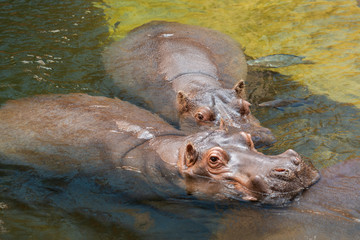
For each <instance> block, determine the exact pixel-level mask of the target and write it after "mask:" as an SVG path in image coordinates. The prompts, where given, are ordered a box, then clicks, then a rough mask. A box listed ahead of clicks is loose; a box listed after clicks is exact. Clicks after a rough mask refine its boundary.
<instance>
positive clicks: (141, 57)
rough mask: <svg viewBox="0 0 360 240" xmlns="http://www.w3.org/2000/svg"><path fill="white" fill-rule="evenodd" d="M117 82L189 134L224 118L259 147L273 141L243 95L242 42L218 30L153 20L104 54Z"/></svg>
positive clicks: (243, 58)
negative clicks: (246, 134) (249, 136)
mask: <svg viewBox="0 0 360 240" xmlns="http://www.w3.org/2000/svg"><path fill="white" fill-rule="evenodd" d="M104 63H105V68H106V70H107V72H108V73H109V74H110V75H111V76H112V79H113V81H114V84H115V85H116V86H119V87H121V88H122V89H125V90H126V92H127V93H128V94H129V95H130V96H136V97H138V98H139V99H140V100H141V101H142V102H143V104H144V106H145V107H146V108H147V109H149V110H150V111H152V112H155V113H157V114H159V115H160V116H161V117H163V118H164V119H166V120H167V121H168V122H170V123H172V124H175V125H180V128H181V129H182V130H183V131H186V132H188V133H193V132H198V131H201V130H204V129H206V128H209V127H211V126H217V125H219V124H220V119H223V120H224V121H225V123H226V125H228V126H233V127H236V128H238V129H240V130H241V131H245V132H247V133H250V134H251V135H252V138H253V140H254V142H255V144H256V145H257V146H259V145H263V144H266V145H268V144H271V143H273V142H274V141H275V138H274V136H273V135H272V134H271V132H270V130H269V129H267V128H264V127H262V126H260V123H259V121H258V120H257V119H256V118H255V117H254V116H253V115H252V114H251V113H250V109H249V105H250V104H249V103H248V102H247V101H246V100H245V84H244V81H243V80H245V79H246V75H247V64H246V60H245V56H244V53H243V51H242V50H241V46H240V44H239V43H237V42H236V41H234V40H233V39H231V38H230V37H228V36H226V35H225V34H222V33H220V32H217V31H214V30H210V29H206V28H202V27H198V26H189V25H184V24H179V23H174V22H150V23H147V24H144V25H142V26H140V27H138V28H135V29H134V30H132V31H131V32H130V33H129V34H128V35H127V37H125V38H124V39H122V40H121V41H119V42H115V43H113V44H112V45H111V46H110V47H109V48H108V49H107V50H106V51H105V53H104Z"/></svg>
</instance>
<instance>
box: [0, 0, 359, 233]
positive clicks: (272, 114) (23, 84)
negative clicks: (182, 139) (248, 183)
mask: <svg viewBox="0 0 360 240" xmlns="http://www.w3.org/2000/svg"><path fill="white" fill-rule="evenodd" d="M0 13H1V15H2V16H3V17H2V20H1V22H0V30H1V33H0V34H1V38H0V41H1V45H0V46H1V47H0V56H1V60H0V62H1V65H0V67H1V71H0V77H1V81H0V103H3V102H4V101H6V100H8V99H16V98H21V97H25V96H31V95H35V94H48V93H69V92H86V93H90V94H94V95H105V96H112V91H111V88H110V86H111V85H110V84H111V79H109V78H108V77H107V76H106V75H105V73H104V71H103V66H102V61H101V52H102V49H103V47H104V46H106V45H108V43H109V37H110V36H111V37H112V38H113V39H118V38H120V37H123V36H125V34H126V33H127V32H128V31H129V30H131V29H132V28H134V27H136V26H139V25H141V24H143V23H145V22H148V21H150V20H172V21H179V22H182V23H188V24H195V25H201V26H205V27H210V28H213V29H217V30H219V31H222V32H224V33H227V34H229V35H231V36H232V37H233V38H234V39H236V40H238V41H239V42H240V43H241V44H242V45H243V46H244V47H245V48H246V51H245V52H246V54H247V55H249V56H252V57H261V56H264V55H270V54H277V53H286V54H294V55H299V56H306V59H308V60H312V61H314V62H315V64H313V65H295V66H291V67H286V68H280V69H276V71H278V72H279V73H280V74H278V73H270V72H258V71H254V72H252V74H253V75H261V76H262V77H263V79H264V81H257V80H256V78H252V77H250V78H249V80H248V85H249V99H250V100H251V102H252V103H253V108H252V110H253V112H254V114H255V115H256V117H257V118H258V119H259V120H260V121H262V122H263V125H264V126H266V127H269V128H271V129H272V130H273V132H274V134H275V135H276V137H277V139H278V142H277V143H276V144H275V145H274V146H273V147H271V148H268V149H262V151H264V152H267V153H280V152H283V151H284V150H285V149H287V148H293V149H295V150H296V151H297V152H299V153H302V154H304V155H305V156H307V157H309V158H311V159H312V161H313V163H314V165H316V166H317V167H319V168H322V167H326V166H329V165H332V164H334V163H336V162H340V161H343V160H345V159H350V158H354V157H355V156H359V155H360V150H359V146H360V139H359V136H360V112H359V107H360V105H359V104H360V100H359V96H360V95H359V92H360V89H359V86H360V82H359V80H358V75H359V71H360V62H359V58H358V56H359V51H360V46H359V45H360V39H359V38H360V26H359V24H360V21H359V20H358V19H359V17H360V8H359V7H358V6H357V2H356V1H350V0H349V1H342V0H337V1H305V0H304V1H300V0H297V1H275V0H270V1H251V2H249V1H245V0H243V1H231V0H229V1H213V0H210V1H209V0H207V1H203V0H196V1H184V0H179V1H159V0H151V1H140V0H138V1H130V0H129V1H112V0H104V1H101V2H98V3H95V4H94V5H92V4H91V3H90V2H89V1H82V0H78V1H50V0H49V1H16V2H13V1H6V0H5V1H1V2H0ZM251 80H253V81H251ZM123 92H124V95H123V97H124V98H125V99H132V96H127V95H126V90H124V91H123ZM281 98H282V99H286V98H297V99H304V101H301V102H300V103H299V104H293V105H290V106H285V107H280V108H277V109H274V108H260V107H257V104H258V103H260V102H263V101H269V100H274V99H281ZM352 179H354V178H352ZM349 181H350V180H349ZM339 187H341V186H339ZM0 191H1V192H0V238H3V237H4V239H28V238H30V239H57V238H60V239H112V238H125V239H139V238H145V239H147V238H168V237H169V236H171V237H173V238H201V239H208V238H215V239H233V238H234V236H239V235H240V234H241V237H244V238H246V239H259V238H268V239H289V238H294V239H304V238H305V239H315V237H316V238H317V239H331V238H332V239H337V238H342V239H355V237H354V236H359V235H360V234H359V233H360V226H359V223H356V222H349V221H347V220H344V218H327V217H324V216H322V215H318V214H316V212H315V211H314V212H312V213H310V212H300V213H299V212H297V211H295V210H293V209H290V208H280V209H274V208H271V207H265V208H263V207H258V206H254V205H252V204H246V203H234V204H232V205H224V204H217V203H209V202H203V201H197V200H194V199H168V200H159V199H152V200H146V199H143V200H140V199H137V200H136V201H135V200H129V199H124V196H123V194H121V193H119V192H116V191H115V192H114V191H112V189H108V188H106V187H104V185H103V184H101V182H99V181H98V180H97V179H95V178H84V177H81V176H71V177H70V176H65V177H64V176H63V177H62V176H51V175H50V176H46V177H44V176H42V175H39V174H38V173H37V172H36V171H35V170H33V169H28V168H20V167H18V166H16V167H15V166H7V165H2V166H1V167H0ZM300 200H301V198H300ZM355 203H356V202H355ZM309 206H317V205H316V204H310V205H309ZM349 209H351V206H350V207H349ZM353 210H354V211H355V213H356V212H357V214H359V207H358V205H354V206H353ZM355 215H356V214H355ZM357 216H358V215H357ZM345 218H346V216H345ZM304 222H305V223H306V224H304ZM314 223H316V224H314ZM329 226H331V227H332V229H336V233H335V234H334V235H331V234H332V233H328V231H327V229H328V228H329ZM241 237H240V236H239V238H241Z"/></svg>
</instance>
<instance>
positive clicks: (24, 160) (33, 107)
mask: <svg viewBox="0 0 360 240" xmlns="http://www.w3.org/2000/svg"><path fill="white" fill-rule="evenodd" d="M0 133H1V138H0V159H1V161H2V163H3V164H20V165H22V166H29V167H33V168H36V169H40V170H43V171H50V172H54V173H58V174H64V173H66V172H76V173H83V174H84V175H90V176H93V175H94V174H100V173H101V174H102V173H105V172H106V174H107V176H110V177H109V180H106V181H107V182H108V184H111V182H113V181H115V180H116V179H117V178H122V177H123V176H127V177H128V178H130V179H127V182H129V181H130V182H132V180H131V178H133V176H135V175H136V176H143V177H144V179H146V181H147V182H149V181H150V182H151V183H150V184H148V186H150V187H154V186H155V187H156V185H157V184H161V183H162V182H164V181H170V182H171V184H172V185H174V186H176V187H177V188H179V189H184V191H186V194H187V195H193V196H196V197H199V198H206V199H215V200H223V199H228V200H241V201H253V202H259V203H271V204H281V203H283V202H287V201H290V200H291V199H293V198H294V197H295V196H297V195H298V194H299V193H301V192H302V191H303V190H305V189H307V188H309V187H310V186H311V185H312V184H314V183H315V182H316V181H317V180H318V179H319V173H318V171H317V170H316V169H315V168H314V167H312V166H311V165H309V164H307V163H305V162H304V161H303V160H302V159H301V157H300V156H299V154H298V153H296V152H295V151H293V150H291V149H289V150H287V151H285V152H284V153H282V154H280V155H274V156H267V155H264V154H262V153H260V152H258V151H257V150H256V149H255V148H254V143H253V141H252V138H251V136H250V134H248V133H245V132H242V131H239V130H238V129H237V128H235V129H232V128H225V127H224V126H222V128H219V129H208V130H206V131H202V132H197V133H193V134H191V135H185V134H184V133H183V132H181V131H179V130H177V129H175V128H174V127H173V126H171V125H169V124H168V123H167V122H165V121H164V120H162V119H161V118H160V117H159V116H157V115H155V114H153V113H151V112H149V111H147V110H145V109H141V108H139V107H137V106H135V105H132V104H130V103H128V102H125V101H121V100H119V99H112V98H106V97H100V96H89V95H86V94H68V95H58V94H55V95H40V96H34V97H30V98H24V99H19V100H11V101H8V102H7V103H6V104H5V105H4V106H3V107H2V108H1V109H0ZM129 172H130V173H133V176H132V175H129ZM110 179H112V180H111V181H110ZM114 179H115V180H114ZM113 185H114V186H115V187H116V183H114V184H113ZM140 187H141V186H140ZM144 191H145V189H144Z"/></svg>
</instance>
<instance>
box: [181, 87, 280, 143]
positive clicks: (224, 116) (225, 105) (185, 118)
mask: <svg viewBox="0 0 360 240" xmlns="http://www.w3.org/2000/svg"><path fill="white" fill-rule="evenodd" d="M244 87H245V85H244V81H242V80H241V81H240V82H239V83H238V84H236V85H235V87H234V88H233V89H224V88H213V89H208V88H207V89H196V90H195V91H190V92H188V93H187V94H185V93H184V92H183V91H179V92H178V93H177V107H178V112H179V114H180V128H181V129H182V130H184V131H185V132H188V133H192V132H196V131H199V130H205V129H206V128H209V127H212V126H219V125H220V122H221V121H224V122H225V125H227V126H230V127H235V128H238V129H239V130H240V131H244V132H247V133H250V134H251V136H252V140H253V141H254V143H255V146H256V147H258V146H261V145H270V144H272V143H274V142H275V137H274V136H273V135H272V133H271V131H270V130H269V129H268V128H265V127H262V126H261V125H260V122H259V121H258V120H257V119H256V118H255V117H254V116H253V115H252V114H251V111H250V108H249V106H250V105H251V104H250V103H249V102H247V101H246V100H244V95H245V94H244Z"/></svg>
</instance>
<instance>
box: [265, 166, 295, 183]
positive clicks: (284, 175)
mask: <svg viewBox="0 0 360 240" xmlns="http://www.w3.org/2000/svg"><path fill="white" fill-rule="evenodd" d="M271 176H272V177H275V178H278V179H282V180H286V181H289V180H291V179H293V177H294V176H295V175H294V172H293V171H291V170H290V169H286V168H281V167H280V168H273V169H272V171H271Z"/></svg>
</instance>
